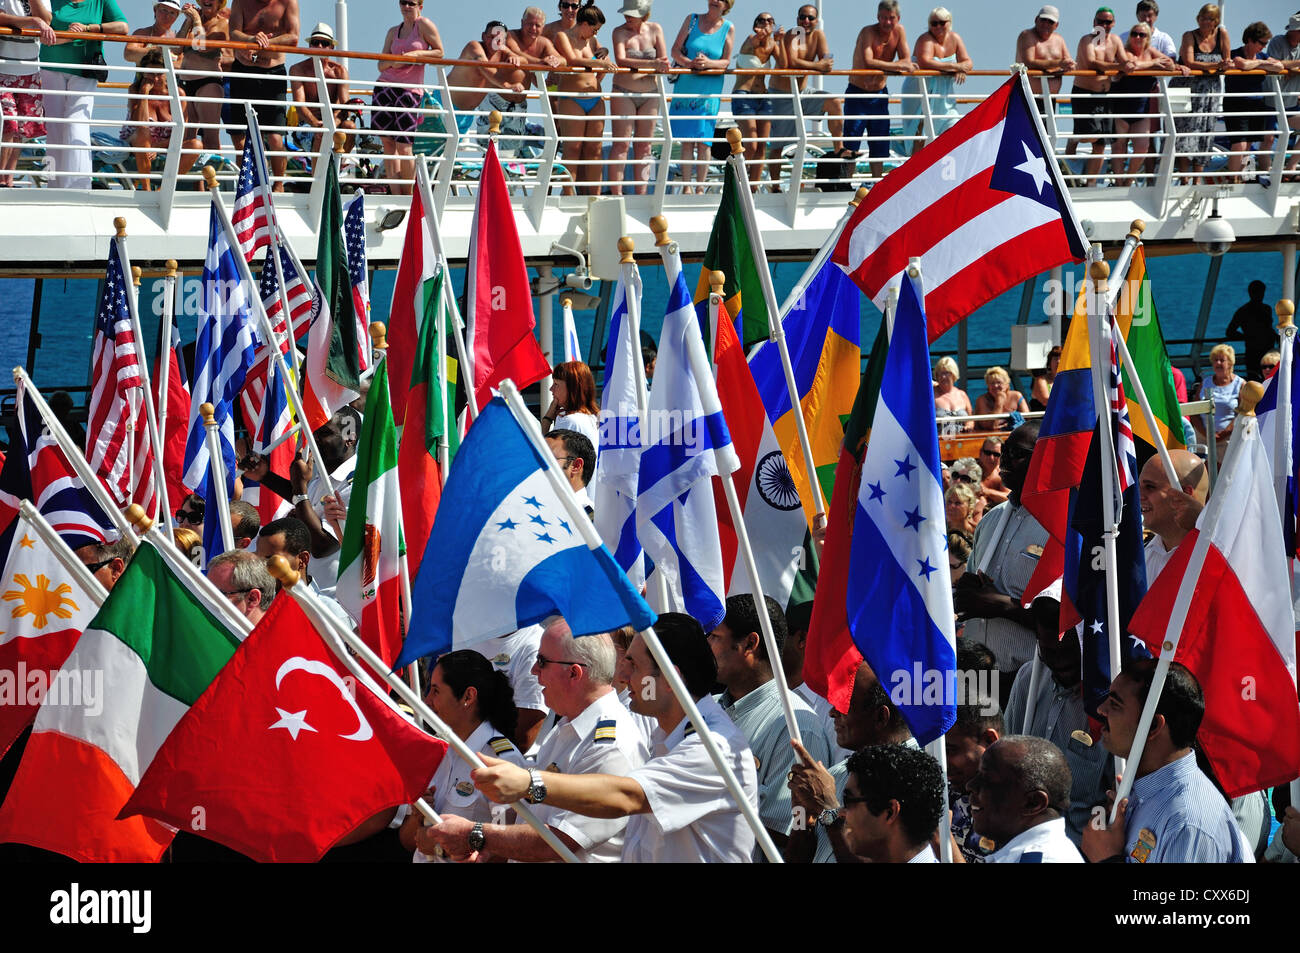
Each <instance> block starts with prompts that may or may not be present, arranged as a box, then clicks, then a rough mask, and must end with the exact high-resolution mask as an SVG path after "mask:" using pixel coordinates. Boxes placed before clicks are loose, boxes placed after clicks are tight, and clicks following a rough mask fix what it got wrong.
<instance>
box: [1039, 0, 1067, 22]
mask: <svg viewBox="0 0 1300 953" xmlns="http://www.w3.org/2000/svg"><path fill="white" fill-rule="evenodd" d="M1034 19H1035V20H1051V21H1052V22H1053V23H1060V22H1061V11H1060V10H1058V9H1056V7H1054V6H1052V5H1051V4H1050V3H1049V4H1047V6H1045V7H1043V9H1041V10H1039V11H1038V16H1036V17H1034Z"/></svg>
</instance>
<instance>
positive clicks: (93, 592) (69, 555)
mask: <svg viewBox="0 0 1300 953" xmlns="http://www.w3.org/2000/svg"><path fill="white" fill-rule="evenodd" d="M18 512H19V514H21V517H22V519H23V520H24V521H26V523H27V525H28V526H29V527H30V528H31V531H32V532H33V533H35V534H36V535H37V536H38V537H40V540H41V542H43V543H44V544H45V545H46V546H48V547H49V548H50V555H51V556H53V557H54V558H55V559H57V560H58V561H59V565H60V566H62V567H63V568H64V569H66V570H67V571H68V575H70V576H71V577H72V578H73V579H75V580H77V585H79V586H81V588H82V589H84V590H86V595H88V596H90V598H91V599H93V600H94V602H95V607H96V608H98V607H99V606H102V605H103V604H104V600H105V599H107V598H108V590H107V589H105V588H104V585H103V583H101V582H100V581H99V580H98V579H96V578H95V575H94V573H92V572H91V571H90V570H89V569H87V568H86V564H85V563H83V562H82V561H81V560H80V559H78V558H77V554H76V553H74V552H73V551H72V550H71V549H70V548H69V547H68V544H67V543H65V542H64V541H63V537H62V536H60V535H59V534H58V533H56V532H55V531H54V527H53V526H51V525H50V524H49V522H48V521H47V520H46V519H45V517H44V516H43V515H41V511H40V510H38V509H37V508H36V507H34V506H32V502H31V500H21V501H20V502H19V504H18Z"/></svg>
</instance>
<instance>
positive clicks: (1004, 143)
mask: <svg viewBox="0 0 1300 953" xmlns="http://www.w3.org/2000/svg"><path fill="white" fill-rule="evenodd" d="M1045 138H1046V136H1045V133H1044V131H1043V124H1042V120H1041V119H1040V118H1039V116H1038V111H1037V110H1036V109H1035V107H1034V102H1033V95H1032V93H1030V91H1029V82H1028V80H1027V79H1026V78H1025V77H1024V76H1023V75H1020V76H1013V77H1011V79H1009V80H1008V81H1007V82H1006V83H1004V84H1003V85H1002V87H1001V88H1000V89H998V90H997V92H995V93H993V95H991V96H989V98H988V99H986V100H985V101H984V102H983V103H981V104H980V105H979V106H977V107H975V108H974V109H973V110H971V111H970V112H969V113H967V114H966V115H965V116H963V117H962V118H961V119H960V120H959V121H958V122H957V123H956V124H955V125H954V126H953V127H952V128H951V129H949V130H947V131H946V132H944V133H943V134H942V135H940V136H939V137H938V138H937V139H935V140H934V142H932V143H930V144H929V145H927V146H925V147H924V148H922V149H921V150H920V151H918V152H917V153H916V154H915V155H914V156H912V158H911V159H909V160H908V161H907V162H905V163H904V164H903V165H901V166H899V167H898V168H897V169H895V170H894V171H893V172H891V173H889V175H887V176H885V178H884V179H882V180H881V181H880V182H879V183H878V184H877V185H876V187H875V188H873V189H872V190H871V192H870V193H869V194H868V195H867V197H866V199H865V200H863V202H862V204H861V205H859V206H858V208H857V211H856V212H854V213H853V217H852V218H851V219H850V220H849V223H848V224H847V225H846V226H845V227H844V231H843V232H842V233H841V234H840V238H839V242H838V243H837V244H836V246H835V253H834V261H835V263H836V264H837V265H841V266H843V267H844V269H845V270H846V271H847V272H848V273H849V275H850V277H852V278H853V280H854V281H855V282H857V284H858V286H859V287H860V288H861V289H862V290H863V291H864V292H866V295H867V297H868V298H870V299H871V300H872V302H874V303H875V305H876V307H878V308H880V309H881V310H882V311H883V310H884V308H885V299H886V298H887V297H888V294H889V289H890V288H891V287H898V286H899V285H900V284H901V282H902V277H903V271H904V269H906V268H907V264H908V259H909V258H912V257H920V258H921V261H922V267H923V268H924V271H925V286H926V293H925V313H926V317H927V319H928V321H929V328H930V340H931V341H934V340H935V339H936V338H937V337H939V335H941V334H943V332H944V331H946V330H948V328H950V327H952V326H953V325H954V324H956V323H957V322H958V321H960V320H961V319H962V318H964V317H966V316H967V315H968V314H970V313H971V312H972V311H974V310H975V309H976V308H978V307H980V305H982V304H985V303H986V302H988V301H990V300H991V299H993V298H994V297H996V296H997V295H999V294H1001V293H1002V292H1004V291H1006V290H1007V289H1008V288H1010V287H1012V286H1013V285H1016V284H1019V283H1020V282H1022V281H1025V280H1026V279H1028V278H1032V277H1033V276H1034V275H1037V274H1038V273H1040V272H1042V271H1046V270H1047V269H1049V268H1053V267H1055V266H1056V265H1060V264H1064V263H1065V262H1068V261H1073V262H1080V261H1083V259H1084V257H1085V254H1086V252H1087V248H1088V243H1087V238H1086V237H1085V236H1084V233H1083V228H1082V226H1080V224H1079V221H1078V219H1077V218H1076V217H1075V214H1074V209H1073V207H1072V206H1071V204H1070V195H1069V192H1068V190H1067V189H1066V187H1065V184H1064V182H1063V181H1062V180H1061V175H1060V172H1059V171H1058V170H1057V167H1056V161H1055V159H1054V157H1053V155H1052V149H1051V148H1050V146H1049V145H1048V144H1047V143H1046V142H1045V141H1044V140H1045Z"/></svg>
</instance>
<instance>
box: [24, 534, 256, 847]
mask: <svg viewBox="0 0 1300 953" xmlns="http://www.w3.org/2000/svg"><path fill="white" fill-rule="evenodd" d="M172 558H179V554H177V555H176V556H175V557H173V556H172V554H170V553H169V554H167V555H166V556H164V555H163V554H162V553H160V552H159V550H157V549H155V548H154V546H153V545H152V544H151V543H149V542H143V543H141V544H140V548H139V549H138V550H136V553H135V556H134V557H133V558H132V559H131V562H130V564H129V565H128V566H127V569H126V572H124V573H123V574H122V576H121V577H120V578H119V579H118V580H117V584H116V585H115V586H114V587H113V591H112V592H111V593H109V596H108V599H107V600H106V601H105V602H104V605H103V606H102V607H101V608H100V610H99V613H98V614H97V615H96V616H95V617H94V618H93V619H92V620H91V621H90V624H89V626H88V627H87V628H86V631H85V633H84V634H83V635H82V636H81V638H80V639H79V640H78V641H77V646H76V648H75V649H73V650H72V654H71V655H69V656H68V659H67V661H66V662H64V664H63V671H64V672H65V673H79V674H80V678H81V682H82V686H83V688H82V691H81V693H80V694H81V697H80V698H79V699H78V698H75V697H74V698H62V699H60V701H61V702H62V703H61V704H58V705H51V704H45V705H42V706H41V710H40V711H39V712H38V713H37V715H36V723H35V725H34V726H33V727H32V735H31V739H30V740H29V741H28V743H27V751H26V753H25V754H24V756H23V760H22V763H21V764H20V765H19V766H18V773H17V775H16V776H15V778H14V783H13V787H11V788H10V789H9V796H8V797H7V798H6V799H5V802H4V806H3V807H2V808H0V841H9V842H17V843H20V844H30V845H31V846H33V847H39V848H43V849H45V850H51V851H55V852H56V853H60V854H66V855H67V856H68V857H71V858H73V859H74V860H79V861H83V862H86V863H103V862H114V861H127V862H152V861H157V860H158V859H159V858H160V857H161V856H162V854H163V851H165V850H166V849H167V845H168V844H170V843H171V839H172V834H173V831H172V830H171V829H170V828H167V827H164V826H162V825H161V824H158V823H157V822H155V821H152V820H147V819H145V818H140V817H131V818H128V819H126V820H118V819H117V817H118V812H119V811H121V810H122V808H123V806H124V805H125V804H126V802H127V799H128V798H130V797H131V794H132V793H133V792H134V790H135V786H136V785H137V784H138V783H139V781H140V777H141V775H142V774H143V773H144V771H145V769H146V768H148V767H149V764H150V762H151V761H153V757H154V754H155V753H157V751H158V748H159V747H160V746H161V745H162V743H163V740H164V739H165V738H166V737H167V735H168V734H169V733H170V732H171V730H172V729H173V728H174V727H176V723H177V722H179V721H180V720H181V717H182V716H183V715H184V714H185V713H186V711H188V710H189V708H190V706H191V705H193V704H194V702H195V701H197V700H198V697H199V696H200V695H201V694H203V691H204V689H206V688H207V687H208V685H209V684H211V683H212V680H213V679H214V678H215V677H216V675H217V672H218V671H220V670H221V667H222V666H223V665H225V664H226V662H228V661H229V660H230V658H231V656H232V655H234V653H235V649H236V647H237V646H238V644H239V640H238V639H237V638H236V637H235V636H234V635H233V634H231V633H230V631H229V630H227V629H226V627H225V626H224V625H223V624H222V623H221V622H219V621H218V618H219V617H218V615H217V614H216V612H215V611H214V610H213V609H212V608H211V607H210V606H209V605H207V604H206V603H205V601H204V597H203V596H202V594H200V593H197V592H194V591H193V589H192V587H189V586H187V585H186V584H185V583H183V582H182V581H181V579H179V578H177V574H176V572H175V570H173V569H172V567H171V566H169V565H168V561H169V560H170V559H172ZM101 677H102V683H99V679H100V678H101ZM87 685H88V686H90V691H87V690H86V686H87ZM96 688H97V689H98V690H96ZM73 694H75V693H73Z"/></svg>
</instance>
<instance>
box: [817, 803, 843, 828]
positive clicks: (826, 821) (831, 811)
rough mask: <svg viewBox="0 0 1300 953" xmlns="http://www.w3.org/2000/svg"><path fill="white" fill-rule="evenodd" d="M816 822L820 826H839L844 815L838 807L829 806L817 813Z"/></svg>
mask: <svg viewBox="0 0 1300 953" xmlns="http://www.w3.org/2000/svg"><path fill="white" fill-rule="evenodd" d="M817 823H818V824H820V825H821V826H822V827H839V826H840V825H841V824H843V823H844V815H843V814H841V813H840V809H839V808H838V807H830V808H827V809H826V810H824V811H822V812H821V813H820V814H818V815H817Z"/></svg>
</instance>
